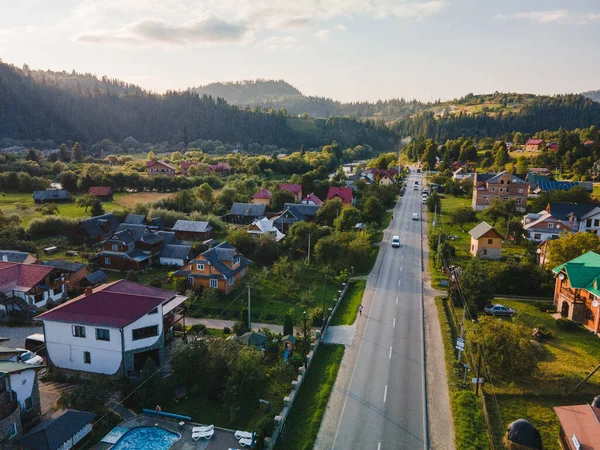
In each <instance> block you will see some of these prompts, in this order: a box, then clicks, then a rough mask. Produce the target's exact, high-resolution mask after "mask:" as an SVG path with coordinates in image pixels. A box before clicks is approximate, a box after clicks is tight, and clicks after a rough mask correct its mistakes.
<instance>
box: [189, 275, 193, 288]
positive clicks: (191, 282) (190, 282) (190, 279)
mask: <svg viewBox="0 0 600 450" xmlns="http://www.w3.org/2000/svg"><path fill="white" fill-rule="evenodd" d="M188 284H189V285H190V286H193V285H194V277H188Z"/></svg>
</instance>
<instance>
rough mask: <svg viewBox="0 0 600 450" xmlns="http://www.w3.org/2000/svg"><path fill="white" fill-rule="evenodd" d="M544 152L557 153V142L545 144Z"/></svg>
mask: <svg viewBox="0 0 600 450" xmlns="http://www.w3.org/2000/svg"><path fill="white" fill-rule="evenodd" d="M546 150H548V151H549V152H557V151H558V142H550V143H548V144H546Z"/></svg>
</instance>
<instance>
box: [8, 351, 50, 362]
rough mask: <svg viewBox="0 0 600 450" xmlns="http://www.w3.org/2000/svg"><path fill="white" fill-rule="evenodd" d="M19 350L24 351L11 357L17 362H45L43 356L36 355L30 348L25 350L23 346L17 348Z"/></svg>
mask: <svg viewBox="0 0 600 450" xmlns="http://www.w3.org/2000/svg"><path fill="white" fill-rule="evenodd" d="M17 350H20V351H22V352H23V353H21V354H20V355H17V356H15V357H13V358H11V359H13V360H14V361H15V362H18V361H20V362H24V363H25V364H32V365H38V364H42V363H43V362H44V360H43V359H42V357H41V356H39V355H36V354H35V353H34V352H30V351H29V350H25V349H23V348H17Z"/></svg>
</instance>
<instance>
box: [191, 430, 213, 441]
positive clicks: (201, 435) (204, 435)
mask: <svg viewBox="0 0 600 450" xmlns="http://www.w3.org/2000/svg"><path fill="white" fill-rule="evenodd" d="M213 434H215V430H208V431H197V432H192V439H193V440H195V441H197V440H199V439H201V438H204V439H206V440H208V439H210V438H211V437H212V436H213Z"/></svg>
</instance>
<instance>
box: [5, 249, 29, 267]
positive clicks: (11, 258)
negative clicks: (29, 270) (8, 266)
mask: <svg viewBox="0 0 600 450" xmlns="http://www.w3.org/2000/svg"><path fill="white" fill-rule="evenodd" d="M0 261H3V262H12V263H21V264H35V263H36V262H37V258H36V257H35V256H33V255H32V254H31V253H27V252H18V251H16V250H0Z"/></svg>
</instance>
